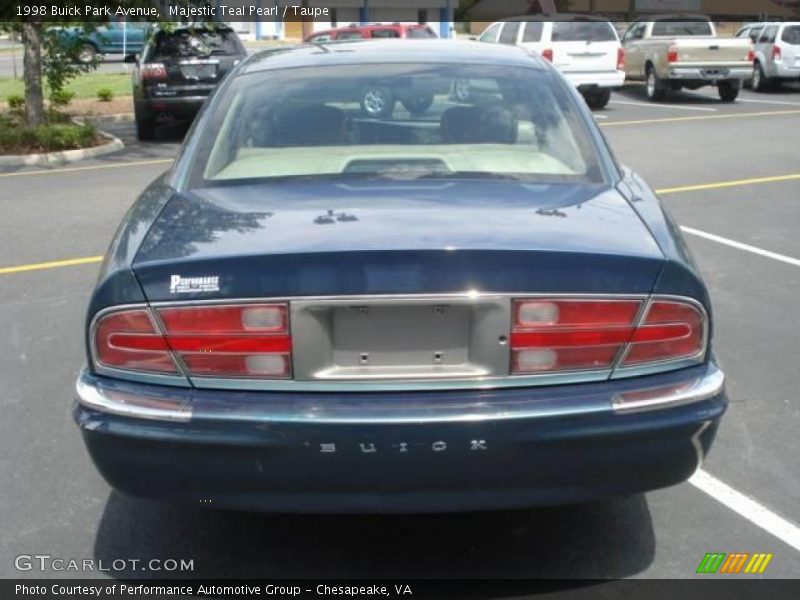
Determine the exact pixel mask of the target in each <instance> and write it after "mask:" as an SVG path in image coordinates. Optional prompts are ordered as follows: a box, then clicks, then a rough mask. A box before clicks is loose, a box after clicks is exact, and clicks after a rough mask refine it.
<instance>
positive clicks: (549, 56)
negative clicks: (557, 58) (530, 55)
mask: <svg viewBox="0 0 800 600" xmlns="http://www.w3.org/2000/svg"><path fill="white" fill-rule="evenodd" d="M542 58H543V59H545V60H549V61H550V62H553V49H552V48H545V49H544V50H542Z"/></svg>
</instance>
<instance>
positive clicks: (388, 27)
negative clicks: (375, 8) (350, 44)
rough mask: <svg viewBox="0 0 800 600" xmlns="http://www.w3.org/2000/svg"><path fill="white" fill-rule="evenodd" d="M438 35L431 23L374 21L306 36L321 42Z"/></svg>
mask: <svg viewBox="0 0 800 600" xmlns="http://www.w3.org/2000/svg"><path fill="white" fill-rule="evenodd" d="M435 37H438V36H437V35H436V32H435V31H433V29H431V27H430V26H429V25H425V24H424V23H387V24H385V25H382V24H379V23H374V24H372V25H355V24H352V25H349V26H347V27H340V28H338V29H326V30H324V31H317V32H315V33H313V34H311V35H309V36H307V37H306V38H305V40H304V41H305V42H310V43H312V44H319V43H322V42H332V41H344V40H369V39H386V38H401V39H423V40H424V39H430V38H435Z"/></svg>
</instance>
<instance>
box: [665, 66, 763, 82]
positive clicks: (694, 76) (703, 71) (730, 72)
mask: <svg viewBox="0 0 800 600" xmlns="http://www.w3.org/2000/svg"><path fill="white" fill-rule="evenodd" d="M752 76H753V67H751V66H747V67H724V68H723V67H721V68H700V67H670V68H669V70H668V71H667V78H668V79H679V80H691V81H707V82H708V83H713V82H715V81H725V80H729V79H741V80H744V79H749V78H750V77H752Z"/></svg>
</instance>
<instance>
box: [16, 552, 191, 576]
mask: <svg viewBox="0 0 800 600" xmlns="http://www.w3.org/2000/svg"><path fill="white" fill-rule="evenodd" d="M14 568H15V569H16V570H17V571H57V572H59V571H73V572H85V571H106V572H113V571H154V572H158V571H194V559H185V558H115V559H113V560H110V561H109V560H103V559H95V558H62V557H58V556H52V555H50V554H20V555H18V556H16V557H15V558H14Z"/></svg>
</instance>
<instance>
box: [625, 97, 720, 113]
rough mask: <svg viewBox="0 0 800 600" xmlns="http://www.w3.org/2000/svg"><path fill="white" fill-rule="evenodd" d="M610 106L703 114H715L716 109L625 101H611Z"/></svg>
mask: <svg viewBox="0 0 800 600" xmlns="http://www.w3.org/2000/svg"><path fill="white" fill-rule="evenodd" d="M610 103H611V104H622V105H625V106H644V107H645V108H674V109H676V110H699V111H703V112H717V109H716V108H702V107H700V106H679V105H677V104H662V103H659V102H628V101H627V100H611V102H610Z"/></svg>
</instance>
